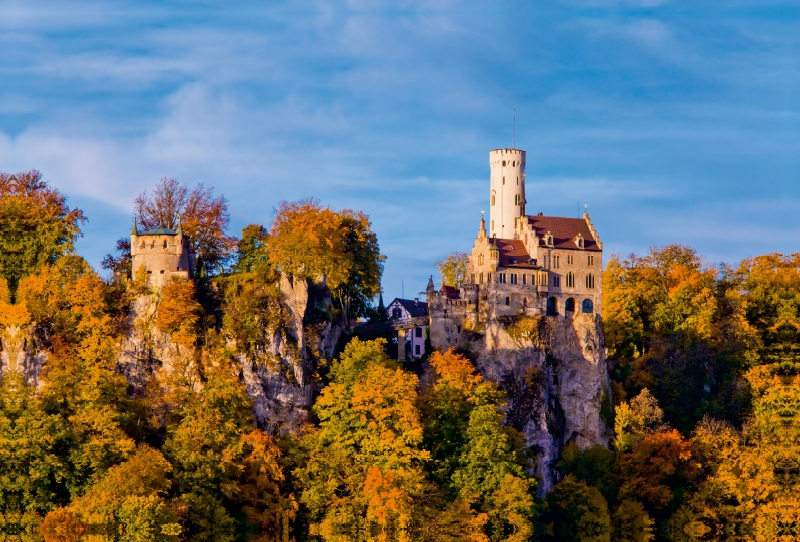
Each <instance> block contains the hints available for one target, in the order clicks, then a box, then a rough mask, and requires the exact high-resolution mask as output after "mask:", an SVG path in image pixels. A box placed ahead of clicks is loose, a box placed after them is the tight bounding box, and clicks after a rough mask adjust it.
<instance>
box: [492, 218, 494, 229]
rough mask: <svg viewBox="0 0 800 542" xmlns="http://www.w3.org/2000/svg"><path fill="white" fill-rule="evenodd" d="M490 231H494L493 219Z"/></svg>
mask: <svg viewBox="0 0 800 542" xmlns="http://www.w3.org/2000/svg"><path fill="white" fill-rule="evenodd" d="M492 231H494V220H492Z"/></svg>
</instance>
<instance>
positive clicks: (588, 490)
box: [547, 474, 611, 542]
mask: <svg viewBox="0 0 800 542" xmlns="http://www.w3.org/2000/svg"><path fill="white" fill-rule="evenodd" d="M547 520H548V521H549V522H550V524H551V525H552V535H553V537H554V539H555V540H558V541H559V542H610V540H611V519H610V518H609V515H608V504H607V503H606V500H605V499H604V498H603V496H602V495H601V494H600V492H599V491H598V490H597V489H596V488H594V487H588V486H587V485H586V484H584V483H583V482H579V481H578V480H576V479H575V477H574V476H572V475H571V474H568V475H567V476H565V477H564V479H563V480H561V481H560V482H559V483H558V484H556V485H555V486H554V487H553V489H551V490H550V493H548V495H547Z"/></svg>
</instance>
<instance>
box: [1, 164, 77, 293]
mask: <svg viewBox="0 0 800 542" xmlns="http://www.w3.org/2000/svg"><path fill="white" fill-rule="evenodd" d="M66 200H67V198H66V197H65V196H64V195H63V194H61V193H60V192H59V191H58V190H56V189H55V188H52V187H50V186H48V185H47V183H46V182H44V181H43V180H42V174H41V173H40V172H38V171H36V170H30V171H26V172H24V173H17V174H15V175H11V174H8V173H0V277H2V278H4V279H5V280H6V281H8V286H9V289H10V291H11V298H12V300H13V298H14V295H15V293H16V290H17V285H18V284H19V281H20V280H21V279H22V278H23V277H25V276H27V275H30V274H32V273H34V272H36V271H38V270H39V269H41V268H42V267H43V266H45V265H48V264H53V263H55V261H56V260H57V259H58V258H59V257H61V256H63V255H65V254H68V253H70V252H72V251H73V250H74V248H75V241H76V240H77V239H78V237H80V236H81V230H80V227H81V225H82V224H83V223H84V222H85V221H86V218H85V217H84V215H83V212H82V211H81V210H80V209H70V208H69V207H68V206H67V203H66Z"/></svg>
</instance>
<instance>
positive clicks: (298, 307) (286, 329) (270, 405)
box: [118, 277, 341, 431]
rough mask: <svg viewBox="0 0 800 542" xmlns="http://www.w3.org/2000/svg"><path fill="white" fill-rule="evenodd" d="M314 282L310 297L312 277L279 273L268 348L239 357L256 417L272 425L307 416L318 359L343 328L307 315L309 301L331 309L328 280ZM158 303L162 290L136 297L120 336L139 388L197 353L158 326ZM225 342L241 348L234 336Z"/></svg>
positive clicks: (126, 367)
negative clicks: (275, 312) (295, 277)
mask: <svg viewBox="0 0 800 542" xmlns="http://www.w3.org/2000/svg"><path fill="white" fill-rule="evenodd" d="M311 286H312V289H313V293H314V294H315V295H317V296H319V295H320V293H321V295H322V298H319V297H317V298H314V299H311V297H310V291H309V282H307V281H305V280H295V281H291V280H288V279H287V278H286V277H281V278H280V283H279V289H280V294H281V295H280V300H279V303H280V311H279V317H278V318H277V320H276V321H275V322H274V323H273V324H272V325H271V327H270V330H269V331H270V336H269V338H268V341H267V342H268V345H267V346H266V349H265V350H264V351H263V352H260V353H259V355H258V356H257V357H253V356H248V355H245V354H244V353H241V352H239V353H238V354H236V356H235V360H236V362H237V368H238V370H239V377H240V379H241V380H242V382H243V383H244V385H245V387H246V389H247V392H248V394H249V395H250V397H251V398H252V400H253V404H254V405H253V410H254V415H255V418H256V422H257V423H258V425H259V426H260V427H263V428H265V429H268V430H272V431H279V430H281V429H283V428H296V427H298V426H299V425H301V424H302V423H304V422H305V421H306V420H307V418H308V413H309V411H310V408H311V406H312V403H313V397H314V392H315V389H316V383H315V382H314V378H313V376H314V373H315V371H316V369H317V364H318V363H319V361H320V360H321V359H323V358H324V359H330V357H331V356H332V355H333V349H334V347H335V346H336V343H337V341H338V338H339V334H340V332H341V327H340V326H339V325H336V324H333V325H332V324H331V323H329V322H328V323H321V324H319V323H318V324H309V322H308V318H307V317H306V316H307V312H308V310H309V302H310V301H312V302H313V303H315V304H322V305H324V306H327V307H328V308H330V297H329V294H327V288H326V287H325V286H324V283H317V284H314V283H311ZM158 303H159V297H158V293H154V294H153V295H148V296H141V297H139V298H138V299H137V300H136V301H135V302H134V304H133V306H132V310H131V313H130V316H129V326H128V329H129V331H128V332H127V333H126V334H125V336H124V337H123V339H122V341H121V347H120V353H119V357H118V362H119V370H120V371H121V372H122V373H123V374H124V375H125V376H126V377H127V379H128V381H129V382H130V383H131V384H132V386H133V387H134V389H136V388H139V389H141V387H143V386H144V385H145V383H146V382H147V381H148V380H149V379H150V378H152V377H153V376H154V375H156V374H157V373H158V372H159V371H166V372H171V371H175V370H186V369H187V368H188V367H189V365H191V364H192V363H193V359H194V357H195V354H196V353H195V352H187V351H186V349H185V347H184V348H183V349H181V347H180V346H179V345H176V344H174V343H173V342H172V341H171V340H170V337H169V336H168V335H167V334H166V333H163V332H162V331H161V330H159V329H158V328H156V327H155V325H154V319H155V314H156V311H157V307H158ZM222 335H223V336H224V331H223V333H222ZM226 341H227V346H228V347H229V348H231V349H232V350H234V351H237V345H236V344H235V341H233V340H231V339H230V338H228V339H226ZM198 385H199V384H198Z"/></svg>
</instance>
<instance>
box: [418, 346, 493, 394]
mask: <svg viewBox="0 0 800 542" xmlns="http://www.w3.org/2000/svg"><path fill="white" fill-rule="evenodd" d="M430 362H431V366H433V368H434V370H435V371H436V377H437V382H436V385H437V386H443V385H444V386H451V387H453V388H455V389H457V390H459V391H460V392H462V393H464V394H470V393H472V391H473V390H474V389H475V386H477V385H478V384H480V383H481V382H482V381H483V377H482V376H481V375H479V374H477V373H476V372H475V367H474V366H473V365H472V363H471V362H470V361H469V360H468V359H467V358H465V357H464V356H462V355H461V354H456V353H455V350H454V349H453V348H450V349H449V350H447V351H446V352H443V353H442V352H439V351H438V350H436V351H434V352H433V354H431V357H430Z"/></svg>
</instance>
